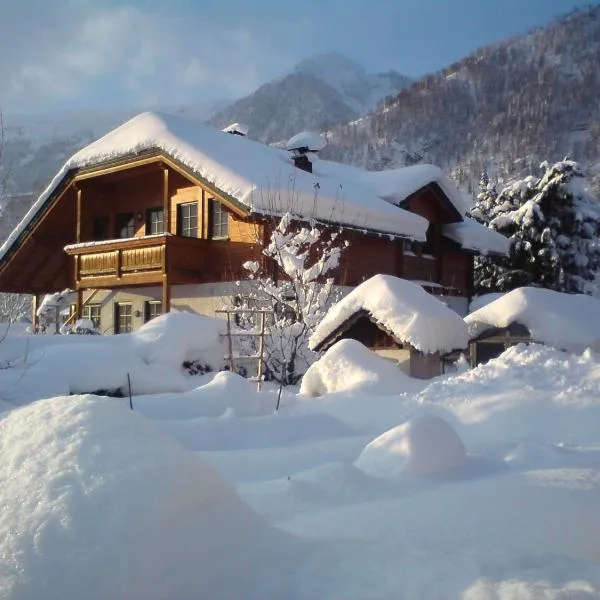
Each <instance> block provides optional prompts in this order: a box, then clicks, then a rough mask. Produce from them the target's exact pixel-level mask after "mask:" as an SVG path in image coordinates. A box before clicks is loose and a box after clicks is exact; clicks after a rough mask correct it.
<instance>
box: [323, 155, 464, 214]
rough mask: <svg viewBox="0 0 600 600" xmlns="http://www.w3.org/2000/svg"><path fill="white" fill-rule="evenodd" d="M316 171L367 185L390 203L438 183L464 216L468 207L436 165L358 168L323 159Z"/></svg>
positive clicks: (459, 193)
mask: <svg viewBox="0 0 600 600" xmlns="http://www.w3.org/2000/svg"><path fill="white" fill-rule="evenodd" d="M313 172H314V173H317V174H318V175H323V176H325V177H338V178H340V179H343V180H345V181H348V182H353V183H356V184H360V185H363V186H365V187H368V188H369V189H370V190H371V191H372V192H373V193H375V194H376V195H377V196H379V197H380V198H383V199H384V200H386V201H387V202H390V203H391V204H400V203H401V202H403V201H404V200H406V199H407V198H408V197H409V196H410V195H411V194H414V193H415V192H417V191H419V190H420V189H421V188H423V187H425V186H426V185H428V184H430V183H437V184H438V185H439V186H440V188H441V189H442V191H443V192H444V194H446V196H447V197H448V199H449V200H450V202H451V203H452V205H453V206H454V208H456V210H457V211H458V212H459V213H460V214H461V215H463V216H464V215H465V214H466V212H467V209H468V206H467V205H466V203H465V200H464V198H463V195H462V194H461V192H460V190H459V189H458V188H457V187H456V185H455V184H454V183H453V182H452V181H451V180H450V179H449V178H448V176H447V175H446V174H445V173H444V171H442V169H440V168H439V167H436V166H435V165H429V164H422V165H413V166H412V167H402V168H399V169H387V170H385V171H366V170H364V169H360V168H358V167H353V166H350V165H343V164H340V163H335V162H331V161H325V160H322V161H319V164H318V165H315V166H313Z"/></svg>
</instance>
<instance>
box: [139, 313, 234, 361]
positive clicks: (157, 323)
mask: <svg viewBox="0 0 600 600" xmlns="http://www.w3.org/2000/svg"><path fill="white" fill-rule="evenodd" d="M222 333H225V321H224V320H223V319H218V318H216V317H208V316H206V315H198V314H195V313H187V312H180V313H177V312H173V313H167V314H164V315H160V316H159V317H156V318H155V319H152V320H151V321H149V322H148V323H146V324H145V325H143V326H142V327H140V329H138V330H137V331H135V332H133V333H131V334H129V335H128V336H127V337H128V338H129V340H130V342H131V344H132V346H133V348H134V349H135V351H136V354H137V355H138V356H139V357H140V358H141V359H142V360H143V361H144V362H145V363H146V364H150V365H151V364H164V365H170V366H172V367H175V368H179V367H181V365H182V364H183V362H184V361H186V360H199V361H202V362H205V363H207V364H209V365H210V367H211V368H212V369H213V370H215V371H218V370H219V369H220V368H221V366H222V364H223V356H224V355H225V347H226V344H225V341H224V339H223V338H221V334H222Z"/></svg>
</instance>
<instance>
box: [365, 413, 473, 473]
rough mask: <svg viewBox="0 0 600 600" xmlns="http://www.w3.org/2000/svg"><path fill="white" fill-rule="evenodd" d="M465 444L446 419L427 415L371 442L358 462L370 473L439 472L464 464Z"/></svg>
mask: <svg viewBox="0 0 600 600" xmlns="http://www.w3.org/2000/svg"><path fill="white" fill-rule="evenodd" d="M465 458H466V454H465V447H464V444H463V443H462V440H461V439H460V437H459V436H458V433H456V431H455V430H454V428H453V427H452V425H450V424H449V423H448V422H447V421H445V420H444V419H441V418H440V417H437V416H434V415H427V416H421V417H415V418H413V419H409V420H408V421H406V423H402V425H398V427H394V428H393V429H390V430H389V431H386V432H385V433H383V434H382V435H380V436H379V437H378V438H376V439H374V440H373V441H372V442H370V443H369V444H368V445H367V446H366V447H365V449H364V450H363V451H362V453H361V455H360V456H359V457H358V460H357V461H356V463H355V465H356V466H357V467H358V468H359V469H361V470H362V471H364V472H365V473H369V474H370V475H374V476H376V477H382V478H386V479H394V478H396V477H398V476H400V475H402V474H408V475H424V476H426V475H435V474H438V473H446V472H448V471H453V470H455V469H457V468H459V467H461V466H462V465H463V464H464V462H465Z"/></svg>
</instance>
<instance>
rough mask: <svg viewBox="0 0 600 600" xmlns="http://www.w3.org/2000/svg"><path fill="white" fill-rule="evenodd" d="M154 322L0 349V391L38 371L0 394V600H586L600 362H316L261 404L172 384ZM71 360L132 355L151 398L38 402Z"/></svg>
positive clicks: (598, 441)
mask: <svg viewBox="0 0 600 600" xmlns="http://www.w3.org/2000/svg"><path fill="white" fill-rule="evenodd" d="M170 320H171V317H169V319H166V325H165V322H164V321H165V320H164V319H163V322H162V325H161V321H159V322H158V323H157V324H156V323H155V324H154V325H153V328H149V331H148V330H146V332H145V333H144V332H142V334H138V335H137V336H115V337H113V338H106V339H104V338H101V337H99V336H81V337H78V336H60V337H56V338H54V337H53V336H37V338H38V339H37V340H34V341H32V340H31V338H24V337H13V336H10V335H9V336H8V337H7V339H6V340H5V341H4V342H3V343H2V344H0V349H1V350H2V356H3V357H4V360H5V361H8V360H9V359H10V360H11V361H12V364H14V366H13V367H12V368H9V369H4V370H3V371H0V375H1V376H2V377H4V379H0V381H3V382H5V381H6V380H7V379H8V378H9V377H13V378H18V377H22V381H21V383H22V382H23V381H25V380H26V379H27V378H28V377H30V373H29V372H30V371H33V370H34V369H36V368H39V369H40V370H42V368H43V369H44V370H45V371H44V372H45V374H46V375H45V376H43V374H41V375H40V376H39V377H37V378H36V379H35V381H36V382H37V388H35V386H33V385H32V386H30V387H29V388H26V387H22V386H21V383H18V382H16V383H15V384H14V385H13V386H12V387H10V390H11V392H10V397H6V396H5V394H4V391H5V390H6V389H9V388H8V387H7V385H6V383H3V384H2V385H0V398H3V399H4V401H3V403H2V404H1V406H0V409H2V410H4V412H3V413H2V414H1V415H0V452H1V454H2V461H1V462H0V483H1V485H0V506H2V511H0V556H1V557H2V560H1V561H0V598H11V599H27V600H36V599H42V598H43V599H48V598H51V599H53V598H56V599H58V598H60V599H61V600H64V599H70V598H73V599H80V598H90V599H94V598H98V599H100V598H119V599H120V598H127V599H138V598H139V599H142V598H143V599H144V600H153V599H157V600H158V599H164V598H172V599H177V600H179V599H187V598H190V599H192V598H211V599H220V598H231V599H234V598H236V599H237V598H249V599H265V598H269V599H279V598H281V599H286V600H287V599H297V600H308V599H311V600H313V599H315V598H327V599H340V600H342V599H343V600H348V599H357V600H358V599H371V598H373V599H399V598H402V599H404V598H407V599H418V600H422V599H425V600H426V599H444V600H446V599H450V600H451V599H453V598H461V599H465V600H475V599H476V600H484V599H485V600H487V599H489V600H492V599H494V600H506V599H528V600H529V599H540V600H542V599H543V600H549V599H550V600H555V599H563V600H566V599H572V600H573V599H576V600H583V599H590V598H600V518H599V516H600V357H599V356H597V355H595V354H594V353H592V352H591V351H587V352H585V353H583V354H581V355H574V354H567V353H564V352H560V351H557V350H554V349H551V348H547V347H543V346H536V345H532V346H529V347H525V346H518V347H515V348H512V349H510V350H508V351H507V352H505V353H504V354H503V355H502V356H501V357H500V358H498V359H496V360H494V361H491V362H490V363H488V364H487V365H482V366H480V367H478V368H476V369H474V370H470V371H464V372H462V373H458V374H456V375H453V376H444V377H440V378H437V379H434V380H431V381H415V380H410V379H408V378H407V377H404V376H403V377H398V378H395V379H394V378H390V379H389V381H388V387H387V389H386V386H385V380H384V379H385V371H384V370H381V369H380V368H379V366H376V368H377V372H376V379H377V387H376V389H374V387H373V381H374V379H373V377H369V374H368V370H369V365H364V366H363V368H364V370H365V373H364V375H363V376H361V377H362V378H363V379H364V385H361V382H360V381H357V380H356V378H355V379H353V380H352V384H351V385H348V386H341V385H339V383H337V382H339V381H343V379H344V373H343V372H335V371H333V370H331V369H322V370H321V371H320V374H319V377H320V378H321V383H322V387H323V390H324V392H325V393H324V395H321V396H319V397H311V396H308V395H304V394H298V393H296V391H290V390H284V392H283V396H282V398H281V404H280V409H279V411H278V412H275V406H276V404H277V391H278V390H277V389H276V388H275V387H274V386H273V387H271V386H270V385H266V386H265V388H266V389H264V390H263V391H262V392H260V393H258V392H256V391H255V387H254V386H253V385H252V384H250V383H249V382H248V381H246V380H244V379H242V378H241V377H239V376H238V375H235V374H232V373H225V372H222V373H216V374H214V373H213V374H207V375H202V376H188V375H184V374H181V373H179V374H178V375H177V377H176V376H175V375H174V373H175V372H176V368H175V362H176V361H177V360H179V359H180V358H181V357H188V358H189V357H190V356H191V355H193V354H194V352H196V354H197V353H198V351H199V350H198V348H197V349H196V350H195V351H194V350H193V348H192V346H193V344H192V342H193V341H194V339H195V336H193V335H192V334H191V333H190V334H189V335H188V336H187V337H186V336H184V335H183V333H182V330H183V327H182V328H180V323H177V322H175V321H174V327H175V328H176V329H178V328H179V331H178V335H172V334H171V332H170V328H171V325H170V322H169V321H170ZM205 325H206V324H205ZM190 326H191V322H190V321H187V322H186V323H185V329H190ZM203 328H204V329H205V330H206V331H208V332H210V325H206V327H204V326H203ZM152 331H153V333H151V332H152ZM216 335H217V332H216V331H213V332H212V334H209V335H207V336H206V339H205V341H207V340H208V339H209V338H211V336H212V338H214V337H215V336H216ZM161 336H162V337H161ZM43 338H47V339H43ZM77 338H78V339H77ZM26 340H29V342H27V341H26ZM160 340H163V342H164V343H162V342H161V341H160ZM167 340H168V343H167ZM198 345H199V344H196V346H198ZM90 346H94V347H95V348H96V351H97V355H96V356H95V360H96V361H97V363H96V364H97V369H96V375H95V380H94V381H93V382H92V383H93V384H94V385H98V384H103V385H104V383H103V382H104V381H108V380H109V379H110V381H111V382H112V383H115V382H116V383H119V382H120V380H119V381H117V380H116V379H114V376H115V373H117V372H118V373H120V372H121V371H122V370H123V368H124V367H125V368H129V364H128V363H126V362H125V361H126V360H127V361H134V360H135V361H138V363H136V365H134V366H137V368H138V369H140V371H139V372H140V373H141V372H142V370H143V369H146V370H145V371H144V373H148V372H151V371H152V369H156V370H157V371H159V372H160V370H161V369H169V371H168V372H169V373H170V375H169V377H163V380H162V382H161V378H160V377H159V376H157V377H155V378H154V379H152V380H151V379H148V384H147V385H146V386H141V387H145V388H146V391H148V389H150V388H151V387H152V385H155V386H157V387H156V389H158V390H161V391H162V392H163V393H160V394H156V393H152V394H145V395H140V394H138V395H135V396H134V397H133V408H134V409H133V411H132V410H130V409H129V399H128V398H106V397H99V396H93V395H79V396H77V395H72V396H66V395H64V393H63V394H57V393H56V392H55V388H54V387H52V386H53V385H55V383H52V382H56V381H57V378H56V377H55V375H56V371H57V370H58V371H61V372H62V371H64V372H65V373H67V375H64V377H65V378H66V380H67V381H70V382H73V381H75V375H74V373H77V366H78V365H79V366H80V367H81V370H80V372H79V381H82V382H83V383H85V379H86V377H85V374H84V373H83V370H84V362H83V361H85V360H86V359H85V358H81V356H92V355H91V354H86V353H87V352H91V350H89V347H90ZM165 347H168V348H169V349H170V350H169V351H168V352H165V351H164V350H165ZM27 348H29V352H30V353H33V354H35V353H38V355H37V356H38V358H37V359H36V360H30V359H28V360H29V362H30V363H31V364H30V365H29V366H26V364H25V363H24V362H19V361H18V360H16V359H15V356H18V355H20V353H22V352H23V351H24V350H25V349H27ZM117 348H119V349H120V350H119V351H117V350H116V349H117ZM76 349H79V350H80V352H79V353H78V352H76V351H75V350H76ZM108 349H111V350H112V351H114V352H113V356H112V358H111V355H110V352H108V351H107V350H108ZM160 350H162V353H161V351H160ZM204 352H205V350H204ZM11 355H12V357H11ZM2 356H0V360H1V359H2ZM60 356H63V357H64V359H65V360H64V361H63V364H64V362H69V361H70V363H71V364H70V365H68V366H69V368H68V369H67V368H65V369H62V368H61V366H60V365H61V361H60V360H59V358H60ZM50 359H52V363H51V364H50V363H49V362H48V363H47V364H46V366H44V361H45V360H50ZM339 364H340V367H339V369H338V371H343V369H344V368H347V369H348V370H349V371H348V372H347V376H348V377H350V375H351V373H350V370H352V369H354V367H353V366H352V363H348V366H347V367H344V365H343V362H340V363H339ZM7 373H11V375H10V376H9V375H7ZM68 373H71V374H68ZM140 377H141V375H140ZM329 377H335V381H334V382H333V383H331V382H329V381H328V378H329ZM111 378H113V379H114V380H113V379H111ZM117 379H118V378H117ZM175 379H177V382H179V383H177V385H179V386H180V388H179V389H172V390H171V391H165V389H166V388H168V385H167V384H165V381H166V382H167V383H169V382H172V381H174V380H175ZM157 382H158V383H157ZM159 383H160V384H161V385H159ZM70 385H71V384H70ZM84 387H85V386H84ZM88 387H89V386H88ZM34 388H35V389H34ZM20 390H24V392H23V396H22V397H20V396H19V393H20ZM328 390H337V391H334V392H331V391H328ZM71 391H72V390H71ZM152 391H154V390H152ZM65 393H67V392H65ZM36 394H37V397H40V398H41V397H43V396H45V395H46V396H57V397H54V398H47V399H44V400H39V401H36V402H32V400H33V399H34V397H35V395H36Z"/></svg>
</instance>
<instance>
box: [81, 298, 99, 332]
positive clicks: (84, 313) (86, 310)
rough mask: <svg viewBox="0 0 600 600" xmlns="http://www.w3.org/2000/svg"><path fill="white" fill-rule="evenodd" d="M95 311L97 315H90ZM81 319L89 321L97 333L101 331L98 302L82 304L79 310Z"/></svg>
mask: <svg viewBox="0 0 600 600" xmlns="http://www.w3.org/2000/svg"><path fill="white" fill-rule="evenodd" d="M96 310H97V312H98V314H97V316H94V315H93V314H92V313H93V312H94V311H96ZM81 318H82V319H88V320H90V321H91V322H92V323H93V324H94V327H95V328H96V329H97V330H98V331H102V330H101V325H102V304H100V303H99V302H95V303H92V304H84V305H83V307H82V310H81Z"/></svg>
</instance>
